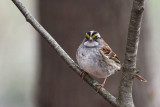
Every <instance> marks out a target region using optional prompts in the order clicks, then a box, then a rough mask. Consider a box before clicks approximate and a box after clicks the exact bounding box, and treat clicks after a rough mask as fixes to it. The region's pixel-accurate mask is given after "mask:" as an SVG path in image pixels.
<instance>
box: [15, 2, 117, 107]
mask: <svg viewBox="0 0 160 107" xmlns="http://www.w3.org/2000/svg"><path fill="white" fill-rule="evenodd" d="M12 1H13V3H14V4H15V5H16V6H17V7H18V9H19V10H20V11H21V13H22V14H23V15H24V17H25V18H26V20H27V22H29V23H30V24H31V25H32V26H33V27H34V28H35V29H36V30H37V31H38V32H39V33H40V34H41V36H42V37H43V38H44V39H45V40H46V41H47V42H48V43H49V45H50V46H51V47H52V48H54V49H55V50H56V52H57V53H58V54H59V55H60V56H61V57H62V59H64V61H65V62H66V63H67V64H68V65H69V67H70V68H72V69H73V71H75V72H76V73H77V74H78V75H80V74H81V72H82V69H81V68H79V66H78V65H77V64H76V63H75V62H74V61H73V60H72V59H71V58H70V57H69V55H68V54H67V53H66V52H65V51H64V50H63V49H62V48H61V47H60V45H59V44H58V43H57V42H56V41H55V40H54V38H53V37H52V36H51V35H50V34H49V33H48V32H47V31H46V30H45V29H44V28H43V27H42V26H41V25H40V24H39V23H38V22H37V21H36V19H35V18H34V17H33V16H32V15H31V14H30V13H29V11H28V10H27V9H26V8H25V6H24V5H23V4H22V2H20V0H12ZM84 80H85V81H86V82H87V83H88V84H89V85H90V86H91V87H92V88H94V89H95V90H97V89H98V86H97V85H96V84H98V82H97V81H95V80H94V79H93V78H92V77H90V76H89V75H86V76H85V77H84ZM99 94H100V95H101V96H102V97H103V98H104V99H105V100H107V101H108V102H109V103H110V104H112V105H113V106H118V105H117V101H116V98H115V97H114V96H113V95H111V94H110V93H109V92H108V91H106V90H105V89H104V88H102V90H100V91H99Z"/></svg>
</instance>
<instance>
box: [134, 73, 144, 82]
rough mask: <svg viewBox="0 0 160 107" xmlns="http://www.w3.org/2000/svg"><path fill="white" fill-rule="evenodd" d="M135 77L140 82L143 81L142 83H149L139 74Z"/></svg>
mask: <svg viewBox="0 0 160 107" xmlns="http://www.w3.org/2000/svg"><path fill="white" fill-rule="evenodd" d="M135 76H136V78H137V79H138V80H140V81H142V82H147V80H146V79H144V78H143V77H142V76H140V75H138V74H136V75H135Z"/></svg>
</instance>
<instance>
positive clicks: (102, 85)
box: [97, 78, 107, 92]
mask: <svg viewBox="0 0 160 107" xmlns="http://www.w3.org/2000/svg"><path fill="white" fill-rule="evenodd" d="M106 80H107V78H105V79H104V81H103V83H102V84H97V85H98V86H99V89H98V90H97V92H99V91H100V90H101V89H102V88H103V87H104V85H105V83H106Z"/></svg>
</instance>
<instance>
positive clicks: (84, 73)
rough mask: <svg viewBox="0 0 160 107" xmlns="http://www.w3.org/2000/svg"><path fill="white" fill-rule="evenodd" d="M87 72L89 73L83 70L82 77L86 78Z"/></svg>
mask: <svg viewBox="0 0 160 107" xmlns="http://www.w3.org/2000/svg"><path fill="white" fill-rule="evenodd" d="M86 74H87V72H85V71H82V73H81V78H82V79H84V77H85V75H86Z"/></svg>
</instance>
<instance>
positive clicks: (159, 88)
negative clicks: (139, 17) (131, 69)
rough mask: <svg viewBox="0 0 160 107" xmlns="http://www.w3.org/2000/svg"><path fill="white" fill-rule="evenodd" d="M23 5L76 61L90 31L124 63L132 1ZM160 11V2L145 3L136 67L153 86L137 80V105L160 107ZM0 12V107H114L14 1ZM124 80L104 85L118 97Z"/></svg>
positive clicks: (114, 78)
mask: <svg viewBox="0 0 160 107" xmlns="http://www.w3.org/2000/svg"><path fill="white" fill-rule="evenodd" d="M22 2H23V3H24V4H25V5H26V7H27V8H28V9H29V10H30V12H31V13H32V14H33V16H34V17H35V18H36V19H37V20H38V21H39V22H40V23H41V24H42V26H44V28H45V29H46V30H47V31H48V32H49V33H50V34H51V35H52V36H53V37H54V38H55V39H56V40H57V42H58V43H59V44H60V45H61V46H62V47H63V48H64V50H65V51H66V52H67V53H68V54H69V55H70V56H71V57H72V58H73V59H74V60H75V53H76V49H77V48H78V46H79V44H80V43H81V42H82V40H83V38H84V37H85V33H86V32H87V31H89V30H97V31H98V32H99V33H100V34H101V35H102V37H103V38H104V40H105V41H106V42H107V43H108V44H109V45H110V46H111V48H112V49H113V50H114V51H115V53H116V54H117V55H118V56H119V57H120V60H121V62H123V60H124V52H125V44H126V36H127V30H128V23H129V17H130V10H131V5H132V1H131V0H130V1H128V0H123V1H117V0H115V1H113V0H112V1H111V0H103V1H99V0H88V1H86V0H81V1H78V0H68V1H60V0H53V1H51V0H45V1H42V0H39V1H38V0H32V1H31V0H27V1H22ZM159 12H160V1H159V0H150V1H149V0H146V5H145V14H144V17H143V22H142V30H141V38H140V45H139V51H138V58H137V69H139V70H140V74H141V75H142V76H144V77H145V78H146V79H147V80H148V81H149V82H147V83H141V82H139V81H138V80H136V79H135V80H134V86H133V97H134V102H135V105H136V107H159V105H160V102H159V100H160V78H159V76H160V73H159V72H158V71H159V70H160V66H159V64H160V61H159V60H158V58H157V56H158V54H159V52H160V47H159V40H160V33H159V29H160V27H159V25H160V20H159V19H160V14H159ZM0 13H1V14H0V25H1V28H0V107H64V106H66V107H75V106H76V107H82V106H87V107H91V106H92V107H97V106H101V107H106V105H108V106H107V107H110V105H109V104H108V103H107V102H105V101H104V99H103V98H101V96H100V95H98V94H97V93H96V92H95V91H94V90H93V89H91V88H90V87H89V86H88V85H87V84H86V83H85V82H83V81H82V79H81V78H80V77H78V76H77V75H76V74H75V73H74V72H73V71H72V70H71V69H70V68H69V67H68V66H67V65H66V64H65V63H64V62H63V60H62V59H61V58H60V57H59V56H58V55H57V54H56V52H55V51H53V49H51V47H50V46H49V45H48V44H47V43H46V41H45V40H43V38H41V37H40V36H39V34H38V33H37V32H36V31H35V30H34V28H33V27H32V26H31V25H30V24H29V23H27V22H26V21H25V19H24V17H23V16H22V14H21V13H20V12H19V10H18V9H17V8H16V7H15V5H14V4H13V3H12V1H11V0H1V3H0ZM120 76H121V74H120V73H116V74H115V75H113V76H111V77H110V78H108V81H107V83H106V86H105V88H106V89H107V90H108V91H109V92H111V93H112V94H113V95H115V96H117V95H118V86H119V80H120ZM97 80H98V79H97ZM98 81H100V82H101V81H102V80H98Z"/></svg>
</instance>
